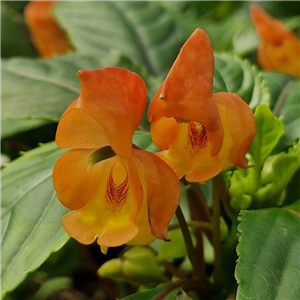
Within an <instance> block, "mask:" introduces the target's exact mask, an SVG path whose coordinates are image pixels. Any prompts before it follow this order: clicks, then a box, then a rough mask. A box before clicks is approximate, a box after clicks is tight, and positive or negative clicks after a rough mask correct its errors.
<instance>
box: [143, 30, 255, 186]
mask: <svg viewBox="0 0 300 300" xmlns="http://www.w3.org/2000/svg"><path fill="white" fill-rule="evenodd" d="M213 69H214V58H213V51H212V46H211V43H210V40H209V38H208V36H207V34H206V33H205V32H204V31H203V30H201V29H196V30H195V31H194V33H193V34H192V35H191V37H190V38H189V39H188V40H187V41H186V43H185V44H184V45H183V47H182V49H181V51H180V53H179V55H178V57H177V59H176V60H175V62H174V64H173V66H172V68H171V70H170V72H169V74H168V75H167V77H166V79H165V81H164V83H163V84H162V85H161V87H160V88H159V90H158V92H157V93H156V95H155V96H154V98H153V100H152V103H151V104H150V107H149V111H148V119H149V121H150V122H151V135H152V139H153V141H154V143H155V144H156V146H158V147H159V148H161V149H163V151H161V152H159V153H157V155H158V156H159V157H161V158H162V159H164V160H165V161H166V162H167V163H168V164H169V165H170V166H171V167H172V168H173V169H174V170H175V172H176V174H177V175H178V177H179V178H181V177H183V176H184V175H185V176H186V180H188V181H191V182H204V181H206V180H208V179H210V178H212V177H213V176H215V175H217V174H218V173H219V172H221V171H222V170H224V169H226V168H229V167H231V166H233V165H234V164H236V165H238V166H240V167H242V168H246V167H247V166H248V165H247V163H246V161H245V157H244V156H245V154H246V152H247V150H248V148H249V147H250V144H251V142H252V139H253V138H254V135H255V119H254V116H253V113H252V111H251V109H250V108H249V106H248V105H247V104H246V103H245V102H244V101H243V100H242V99H241V98H239V97H238V96H237V95H236V94H233V93H227V92H220V93H216V94H213Z"/></svg>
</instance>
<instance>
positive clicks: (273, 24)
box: [250, 5, 300, 77]
mask: <svg viewBox="0 0 300 300" xmlns="http://www.w3.org/2000/svg"><path fill="white" fill-rule="evenodd" d="M250 13H251V17H252V21H253V23H254V25H255V28H256V32H257V34H258V36H259V38H260V40H261V45H260V46H259V48H258V53H257V59H258V63H259V64H260V65H261V67H262V68H263V69H265V70H270V71H279V72H284V73H288V74H290V75H292V76H294V77H299V76H300V42H299V39H297V37H296V35H295V34H294V33H293V32H292V31H291V30H289V29H288V28H286V27H285V25H284V24H283V23H282V22H281V21H279V20H277V19H275V18H273V17H272V16H270V15H269V14H267V13H266V12H265V11H264V10H262V9H261V8H259V7H258V6H257V5H252V6H251V7H250Z"/></svg>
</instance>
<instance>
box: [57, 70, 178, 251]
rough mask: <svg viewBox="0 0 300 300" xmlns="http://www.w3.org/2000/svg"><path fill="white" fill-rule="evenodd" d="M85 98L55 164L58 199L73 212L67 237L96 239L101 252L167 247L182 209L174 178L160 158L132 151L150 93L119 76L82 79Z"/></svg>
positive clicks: (69, 115)
mask: <svg viewBox="0 0 300 300" xmlns="http://www.w3.org/2000/svg"><path fill="white" fill-rule="evenodd" d="M78 76H79V80H80V84H81V94H80V96H79V98H77V99H76V100H75V101H74V102H73V103H72V104H71V105H70V106H69V107H68V109H67V110H66V111H65V113H64V114H63V115H62V117H61V120H60V122H59V124H58V128H57V133H56V142H57V145H58V146H59V147H61V148H73V149H72V150H70V151H68V152H66V153H65V154H64V155H63V156H62V157H60V158H59V160H58V161H57V162H56V164H55V166H54V170H53V183H54V187H55V190H56V193H57V197H58V199H59V200H60V201H61V202H62V204H63V205H65V206H66V207H68V208H70V209H72V210H73V211H71V212H69V213H68V214H67V215H65V216H64V218H63V226H64V228H65V230H66V231H67V232H68V234H69V235H70V236H72V237H73V238H75V239H77V240H78V241H79V242H81V243H83V244H89V243H92V242H93V241H95V239H97V242H98V244H99V245H100V246H101V249H102V251H103V252H104V253H105V252H106V250H107V247H114V246H119V245H122V244H124V243H129V244H140V245H142V244H148V243H150V242H151V241H152V240H153V239H154V238H155V237H157V238H160V239H167V230H168V225H169V222H170V220H171V218H172V216H173V214H174V212H175V210H176V208H177V206H178V204H179V200H180V186H179V181H178V178H177V176H176V174H175V173H174V171H173V170H172V169H171V168H170V167H169V166H168V165H167V164H166V163H165V162H164V161H162V160H161V159H160V158H159V157H157V156H156V155H155V154H153V153H150V152H147V151H142V150H139V149H137V147H135V146H133V145H132V142H131V140H132V135H133V133H134V131H135V130H136V129H137V127H138V125H139V123H140V121H141V119H142V116H143V112H144V109H145V105H146V93H147V90H146V87H145V84H144V82H143V80H142V79H141V78H140V77H139V76H138V75H137V74H135V73H132V72H130V71H127V70H124V69H120V68H105V69H102V70H84V71H79V72H78Z"/></svg>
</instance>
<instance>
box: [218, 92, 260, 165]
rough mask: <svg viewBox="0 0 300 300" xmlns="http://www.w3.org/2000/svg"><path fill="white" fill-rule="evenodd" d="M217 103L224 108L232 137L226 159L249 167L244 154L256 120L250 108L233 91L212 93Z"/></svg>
mask: <svg viewBox="0 0 300 300" xmlns="http://www.w3.org/2000/svg"><path fill="white" fill-rule="evenodd" d="M214 99H215V101H216V102H217V103H219V104H221V105H223V106H224V107H225V110H226V115H227V121H228V127H229V131H230V134H231V138H232V147H231V149H230V153H229V155H228V161H229V162H231V163H233V164H235V165H237V166H239V167H241V168H247V167H249V166H248V164H247V162H246V160H245V154H246V152H247V151H248V149H249V147H250V145H251V142H252V140H253V138H254V136H255V131H256V122H255V118H254V115H253V112H252V110H251V109H250V107H249V106H248V104H247V103H246V102H244V101H243V100H242V99H241V98H240V97H239V96H237V95H236V94H234V93H227V92H220V93H216V94H214Z"/></svg>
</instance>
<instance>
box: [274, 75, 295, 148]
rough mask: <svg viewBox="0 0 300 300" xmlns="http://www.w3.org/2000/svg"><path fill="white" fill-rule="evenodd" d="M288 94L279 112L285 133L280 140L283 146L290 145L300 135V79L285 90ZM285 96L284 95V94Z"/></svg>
mask: <svg viewBox="0 0 300 300" xmlns="http://www.w3.org/2000/svg"><path fill="white" fill-rule="evenodd" d="M285 91H286V92H287V93H286V96H285V97H284V99H283V103H282V106H281V107H280V109H279V112H278V114H277V116H278V117H280V118H282V123H283V125H284V129H285V131H284V135H283V136H282V138H281V140H280V144H281V145H282V146H283V147H287V146H290V145H291V144H292V142H293V141H295V140H296V139H298V138H299V137H300V102H299V99H300V81H299V80H298V81H293V82H291V83H290V84H289V85H288V86H286V90H285ZM283 96H284V95H283Z"/></svg>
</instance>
